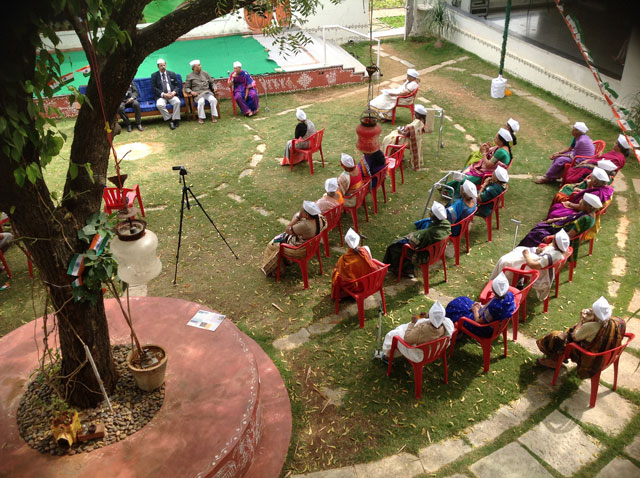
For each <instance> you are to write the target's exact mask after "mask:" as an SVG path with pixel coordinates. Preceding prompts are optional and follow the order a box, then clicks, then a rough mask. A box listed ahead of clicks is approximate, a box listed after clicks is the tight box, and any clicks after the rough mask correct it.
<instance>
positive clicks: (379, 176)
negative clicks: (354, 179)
mask: <svg viewBox="0 0 640 478" xmlns="http://www.w3.org/2000/svg"><path fill="white" fill-rule="evenodd" d="M387 168H388V166H385V167H384V168H382V169H381V170H380V171H378V172H377V173H376V174H374V175H373V176H371V191H370V192H371V199H373V213H374V214H378V189H380V188H382V197H383V198H384V202H385V204H386V203H387V190H386V189H385V187H384V182H385V181H386V180H387ZM374 178H375V179H376V181H375V183H376V185H375V186H374V185H373V182H374V181H373V180H374Z"/></svg>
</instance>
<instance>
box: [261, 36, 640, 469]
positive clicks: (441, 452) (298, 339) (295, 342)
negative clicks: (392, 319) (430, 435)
mask: <svg viewBox="0 0 640 478" xmlns="http://www.w3.org/2000/svg"><path fill="white" fill-rule="evenodd" d="M380 54H381V56H389V55H388V54H386V53H384V52H383V51H382V48H380ZM391 59H393V60H395V61H398V62H400V63H402V64H404V65H408V62H405V61H404V60H402V59H401V58H397V57H394V56H392V57H391ZM465 59H467V57H461V58H458V59H456V60H450V61H447V62H443V63H440V64H437V65H432V66H430V67H428V68H425V69H422V70H419V71H420V73H421V74H424V73H429V72H432V71H435V70H437V69H439V68H443V67H444V68H447V69H449V70H453V71H460V72H462V71H465V69H464V68H459V67H452V66H450V65H452V64H455V63H456V62H460V61H464V60H465ZM472 76H475V77H478V78H481V79H483V80H487V81H490V80H491V79H492V78H491V77H489V76H487V75H483V74H480V73H474V74H472ZM403 78H404V76H398V77H396V78H392V79H391V80H390V81H385V84H391V85H392V86H393V85H395V84H397V83H398V82H400V81H402V80H403ZM512 92H513V93H514V94H516V95H518V96H521V97H523V98H525V99H527V100H528V101H530V102H532V103H534V104H536V105H537V106H539V107H540V108H541V109H542V110H544V111H545V112H547V113H549V114H551V115H552V116H554V117H555V118H556V119H557V120H559V121H561V122H563V123H569V119H568V118H567V117H566V115H564V114H563V113H561V112H560V111H559V110H557V109H556V108H555V107H554V106H553V105H551V104H549V103H548V102H546V101H544V100H542V99H540V98H538V97H536V96H534V95H531V94H529V93H527V92H525V91H521V90H516V89H512ZM349 94H351V93H349ZM347 95H348V94H347ZM345 96H346V95H345ZM417 99H418V101H420V102H422V103H424V104H425V105H427V106H430V107H432V108H436V109H441V108H440V107H438V106H437V105H435V104H431V102H430V101H429V100H428V99H426V98H424V97H418V98H417ZM292 111H293V110H292ZM445 118H446V119H447V120H448V121H449V122H451V123H453V127H454V128H455V129H457V130H458V131H460V132H462V133H465V139H466V140H467V141H468V142H470V143H471V144H470V145H469V147H470V149H471V150H472V151H474V150H477V149H478V145H477V144H476V143H477V141H476V139H475V138H474V137H473V136H471V135H470V134H468V133H467V132H466V129H465V128H464V127H463V126H462V125H460V124H457V123H455V122H454V121H453V119H452V118H451V117H450V116H447V115H445ZM511 177H512V178H513V179H523V180H528V179H531V178H532V177H533V176H532V175H530V174H521V175H512V176H511ZM614 186H615V188H616V191H619V192H620V191H624V190H626V189H627V184H626V182H625V181H624V176H623V175H622V174H619V175H618V177H617V178H616V184H615V185H614ZM633 186H634V189H635V190H636V192H638V193H640V180H638V179H634V180H633ZM614 199H615V200H616V201H617V204H618V207H619V209H620V211H621V212H623V213H625V212H627V208H628V206H627V200H626V198H624V197H621V196H620V195H618V196H616V197H614ZM280 221H281V222H282V221H285V223H286V220H284V219H282V218H281V219H280ZM628 227H629V221H628V219H627V218H626V217H623V218H622V219H621V221H620V224H619V227H618V233H617V235H616V237H617V241H618V248H619V249H620V250H624V249H625V247H626V240H627V231H628ZM616 259H618V261H616V260H614V261H612V272H615V273H616V274H617V275H618V276H620V277H622V276H624V275H625V273H626V263H623V261H621V260H620V259H622V258H621V257H618V258H616ZM619 280H620V279H615V278H614V280H612V281H611V283H610V284H609V290H610V291H612V290H613V291H614V292H615V293H617V290H618V288H619V286H620V282H619ZM412 281H413V282H415V281H416V279H412ZM403 283H404V284H403ZM410 284H411V282H410V281H402V282H401V283H400V284H397V285H395V286H392V287H390V288H389V289H392V290H389V291H387V289H385V294H387V295H389V296H392V295H393V294H395V293H397V291H398V290H400V289H402V288H404V287H407V286H408V285H410ZM615 293H614V294H612V295H615ZM428 297H429V298H431V299H432V300H439V301H440V302H441V303H443V304H444V305H446V304H447V303H448V302H449V301H450V300H451V297H447V296H445V295H442V294H440V293H439V292H438V291H437V290H436V289H435V288H433V287H432V288H431V289H430V293H429V295H428ZM378 304H379V298H375V297H374V298H370V300H369V301H368V302H365V308H366V309H371V308H376V307H378ZM639 309H640V289H637V290H636V291H635V293H634V296H633V299H632V300H631V303H630V305H629V312H635V311H637V310H639ZM356 314H357V307H356V304H351V305H349V306H346V307H344V308H343V309H342V310H341V312H340V314H338V315H331V316H328V317H325V318H323V319H320V320H319V321H316V322H314V323H313V324H311V325H309V326H307V327H305V328H303V329H301V330H299V331H298V332H296V333H294V334H291V335H288V336H285V337H281V338H280V339H278V340H276V341H275V342H274V346H275V347H276V348H278V349H280V350H283V351H286V350H292V349H294V348H297V347H298V346H300V345H301V344H303V343H305V342H307V341H308V340H309V339H310V338H311V337H312V336H313V335H318V334H324V333H327V332H328V331H329V330H331V329H332V328H333V327H334V326H335V325H336V324H337V323H339V322H340V321H341V320H344V319H345V318H346V317H350V316H354V315H356ZM627 326H628V331H630V332H632V333H635V334H636V335H638V336H640V319H631V320H629V321H628V325H627ZM517 342H518V343H519V344H520V345H522V346H523V347H524V348H525V349H526V350H527V351H529V352H530V353H532V354H534V355H540V353H539V351H538V348H537V346H536V343H535V339H533V338H531V337H527V336H526V335H525V334H523V333H522V331H520V332H519V334H518V340H517ZM630 347H633V348H635V349H639V348H640V340H639V341H636V342H632V345H631V346H630ZM574 367H575V365H573V364H568V367H563V370H562V371H561V374H560V375H559V379H558V382H559V383H560V382H562V380H563V379H564V376H565V375H566V373H567V370H569V369H573V368H574ZM639 370H640V360H639V359H638V358H637V357H635V356H634V355H632V354H630V353H627V352H625V353H624V354H623V356H622V358H621V360H620V365H619V371H618V386H619V387H625V388H629V389H632V390H640V378H639V372H638V371H639ZM552 377H553V371H552V370H545V371H541V372H540V373H539V374H538V377H537V379H536V381H535V382H534V383H533V384H532V385H531V386H529V387H528V388H527V390H525V391H524V393H523V394H522V396H521V397H520V398H519V399H518V400H515V401H513V402H511V403H509V404H507V405H504V406H502V407H500V408H499V409H498V410H497V411H496V412H495V413H494V414H493V415H491V416H490V417H489V418H487V419H486V420H484V421H483V422H480V423H477V424H475V425H473V426H471V427H469V428H467V429H465V430H463V431H462V432H461V433H460V436H459V437H452V438H449V439H447V440H444V441H441V442H439V443H434V444H430V445H429V446H427V447H425V448H422V449H420V450H419V453H418V456H415V455H412V454H409V453H398V454H395V455H391V456H388V457H386V458H383V459H381V460H378V461H375V462H371V463H365V464H357V465H354V466H347V467H342V468H336V469H333V470H325V471H319V472H315V473H308V474H304V475H294V477H293V478H302V477H305V478H360V477H363V478H364V477H366V478H376V477H385V478H386V477H388V476H401V477H413V476H418V475H422V474H424V473H434V472H437V471H438V470H440V469H441V468H442V467H443V466H445V465H448V464H452V463H455V462H456V461H457V460H459V459H461V458H463V457H464V456H465V455H466V454H468V453H469V452H472V451H475V450H478V449H480V450H482V448H483V447H487V446H490V445H491V443H493V442H494V441H495V440H496V439H498V438H499V437H500V436H501V435H503V434H504V433H506V432H508V431H509V430H512V429H513V428H514V427H519V426H520V425H522V424H523V423H524V422H525V421H526V420H527V419H528V418H530V417H531V416H532V414H534V413H535V412H537V411H538V410H540V409H542V408H544V407H545V406H547V405H548V404H549V403H550V401H551V392H552V391H553V388H552V387H551V379H552ZM601 379H602V380H603V381H604V382H606V383H609V384H612V383H613V367H609V368H608V369H607V370H605V371H604V372H603V373H602V376H601ZM335 393H337V395H338V399H337V401H336V400H335V399H334V398H331V397H330V394H335ZM341 393H342V391H341V390H338V391H332V390H330V389H327V390H323V394H324V395H325V398H326V400H327V403H331V404H333V405H335V406H339V398H340V394H341ZM590 393H591V381H590V380H584V381H583V382H582V384H581V385H580V387H579V388H578V390H576V391H575V392H574V393H573V394H572V395H571V396H570V397H569V398H567V399H566V400H564V401H563V402H562V403H561V405H560V406H559V408H558V409H557V410H553V411H551V412H550V413H549V414H548V415H547V416H546V417H545V418H544V419H543V420H542V421H541V422H539V423H538V424H537V425H535V426H533V427H532V428H531V429H529V430H528V431H526V432H525V433H523V434H522V435H521V436H520V437H519V438H517V440H516V441H514V442H511V443H509V444H508V445H506V446H503V447H502V448H499V449H498V450H496V451H493V452H492V453H490V454H488V455H486V456H484V457H483V458H480V459H479V460H477V461H475V463H473V464H471V465H470V466H469V467H468V472H470V473H471V474H472V475H473V476H476V477H478V478H494V477H514V478H528V477H532V478H533V477H536V478H537V477H551V476H553V475H552V474H551V473H549V471H548V470H547V468H545V466H543V465H542V464H541V462H543V463H545V464H546V466H548V467H549V468H552V469H554V470H555V472H556V473H558V474H561V475H563V476H572V475H573V474H574V473H576V472H578V471H579V470H580V469H581V467H583V466H584V465H586V464H588V463H591V462H593V461H594V460H595V459H596V458H597V457H598V456H599V454H600V453H601V452H602V451H603V450H604V446H603V444H602V443H600V442H599V441H598V440H597V439H596V438H595V437H593V436H591V435H590V434H589V433H588V429H584V428H583V427H582V424H585V425H590V426H596V427H598V428H600V429H601V430H602V431H603V432H605V433H607V434H608V435H611V436H615V435H618V434H619V433H621V432H622V431H623V430H624V428H625V426H627V425H628V424H629V423H630V421H631V419H632V418H633V417H634V416H635V415H636V414H637V413H638V407H637V406H636V405H634V404H632V403H631V402H629V401H628V400H626V399H624V398H622V397H621V396H620V395H619V394H618V393H616V392H615V391H613V390H611V389H610V388H608V387H605V386H603V385H600V386H599V389H598V397H597V403H596V407H595V408H589V397H590ZM625 453H626V454H627V455H628V456H630V457H631V458H633V459H635V460H637V461H640V435H639V436H636V437H635V438H634V440H633V442H632V443H630V444H629V445H628V446H627V447H626V448H625ZM514 465H516V466H514ZM632 476H640V468H638V467H637V466H636V465H635V464H634V463H633V462H632V461H630V460H628V459H626V458H624V457H616V458H614V459H613V460H611V461H610V462H609V463H608V464H606V466H604V467H603V468H602V469H601V470H600V472H599V473H598V475H597V478H609V477H611V478H613V477H615V478H618V477H632ZM450 478H469V475H466V474H460V473H457V474H454V475H450Z"/></svg>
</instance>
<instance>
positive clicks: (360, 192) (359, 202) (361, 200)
mask: <svg viewBox="0 0 640 478" xmlns="http://www.w3.org/2000/svg"><path fill="white" fill-rule="evenodd" d="M369 182H370V180H369V178H367V179H365V181H364V183H363V184H362V186H360V187H359V188H358V189H356V190H355V191H354V192H353V194H351V195H348V196H345V197H344V200H345V202H346V200H347V199H351V198H356V205H355V206H353V207H347V206H346V205H345V206H344V208H343V209H344V210H345V211H348V212H349V213H351V217H352V219H353V229H354V230H355V231H356V232H359V231H358V208H359V207H360V206H363V207H364V214H365V217H366V218H367V222H369V211H367V202H366V201H365V199H366V197H367V194H368V193H369Z"/></svg>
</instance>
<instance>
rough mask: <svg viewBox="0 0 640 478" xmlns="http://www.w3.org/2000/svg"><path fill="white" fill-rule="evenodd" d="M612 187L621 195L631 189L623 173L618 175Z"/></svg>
mask: <svg viewBox="0 0 640 478" xmlns="http://www.w3.org/2000/svg"><path fill="white" fill-rule="evenodd" d="M611 186H613V187H614V189H615V190H616V192H619V193H621V192H622V193H623V192H625V191H627V190H628V189H629V187H628V186H627V181H625V177H624V174H623V173H622V171H618V174H616V177H615V178H614V180H613V183H612V184H611ZM634 188H635V184H634ZM637 191H638V190H637V189H636V192H637Z"/></svg>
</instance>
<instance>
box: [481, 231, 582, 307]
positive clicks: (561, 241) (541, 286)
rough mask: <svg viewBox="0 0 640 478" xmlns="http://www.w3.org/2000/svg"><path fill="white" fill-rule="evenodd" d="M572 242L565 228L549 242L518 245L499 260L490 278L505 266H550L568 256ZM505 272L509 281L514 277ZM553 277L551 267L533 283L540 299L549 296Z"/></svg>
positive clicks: (539, 268)
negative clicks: (528, 245)
mask: <svg viewBox="0 0 640 478" xmlns="http://www.w3.org/2000/svg"><path fill="white" fill-rule="evenodd" d="M570 242H571V241H570V239H569V235H568V234H567V233H566V232H565V231H564V230H563V229H560V231H559V232H558V233H557V234H556V235H555V236H554V237H553V240H552V241H551V242H550V243H549V244H544V245H541V246H537V247H525V246H518V247H516V248H515V249H513V250H512V251H511V252H508V253H507V254H505V255H504V256H502V257H501V258H500V259H499V260H498V262H497V263H496V266H495V267H494V268H493V272H492V273H491V276H490V277H489V278H490V279H494V278H495V277H498V276H499V275H500V273H501V272H502V271H503V270H504V268H505V267H511V268H513V269H520V268H521V267H522V266H526V268H527V269H536V270H542V269H544V268H545V267H549V266H550V265H553V264H555V263H556V262H559V261H561V260H562V259H564V258H565V257H567V256H568V253H567V250H568V249H569V243H570ZM505 274H506V276H507V279H509V281H511V280H512V279H513V274H512V273H511V272H506V273H505ZM553 279H554V270H553V268H549V269H547V271H546V272H545V273H541V274H540V277H538V280H536V281H535V282H534V283H533V290H535V291H536V296H537V297H538V299H539V300H544V299H546V298H547V296H548V295H549V291H550V290H551V285H552V284H553Z"/></svg>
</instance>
